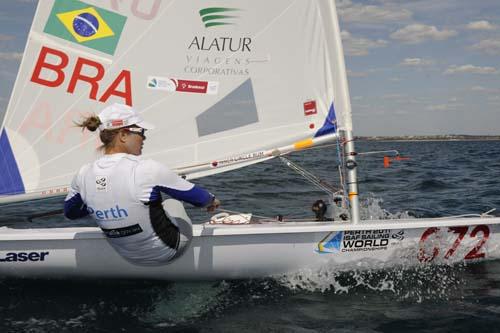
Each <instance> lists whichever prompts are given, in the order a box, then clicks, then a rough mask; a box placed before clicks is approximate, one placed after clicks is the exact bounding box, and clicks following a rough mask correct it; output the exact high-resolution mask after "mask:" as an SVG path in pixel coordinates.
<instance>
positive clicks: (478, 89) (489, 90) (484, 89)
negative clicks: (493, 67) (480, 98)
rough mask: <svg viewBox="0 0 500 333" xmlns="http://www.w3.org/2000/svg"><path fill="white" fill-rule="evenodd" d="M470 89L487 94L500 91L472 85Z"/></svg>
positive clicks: (499, 91) (499, 90)
mask: <svg viewBox="0 0 500 333" xmlns="http://www.w3.org/2000/svg"><path fill="white" fill-rule="evenodd" d="M470 90H471V91H474V92H478V93H487V94H498V93H500V89H493V88H486V87H483V86H473V87H471V88H470Z"/></svg>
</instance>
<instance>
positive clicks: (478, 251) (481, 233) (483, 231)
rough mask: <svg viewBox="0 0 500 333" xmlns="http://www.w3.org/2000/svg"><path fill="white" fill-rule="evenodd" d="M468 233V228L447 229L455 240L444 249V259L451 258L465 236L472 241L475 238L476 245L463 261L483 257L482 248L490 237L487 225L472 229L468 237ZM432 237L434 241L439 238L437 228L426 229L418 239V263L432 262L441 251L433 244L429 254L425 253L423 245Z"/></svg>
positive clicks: (437, 245)
mask: <svg viewBox="0 0 500 333" xmlns="http://www.w3.org/2000/svg"><path fill="white" fill-rule="evenodd" d="M468 231H469V227H451V228H448V232H452V233H454V234H456V236H457V238H456V239H455V241H454V242H453V244H452V245H451V246H450V247H449V248H448V249H446V250H447V251H446V253H445V255H444V259H449V258H450V257H451V256H453V254H454V253H455V251H456V250H457V249H458V247H459V246H460V244H461V243H462V241H463V240H464V238H465V237H466V236H467V237H470V238H473V239H476V238H477V243H476V245H475V246H474V247H473V248H472V250H470V251H469V252H468V253H467V254H466V255H465V257H464V259H466V260H470V259H479V258H484V257H485V253H484V252H483V246H484V244H485V243H486V241H487V240H488V238H489V236H490V228H489V227H488V226H487V225H478V226H476V227H474V228H473V229H472V231H471V232H470V234H469V235H467V233H468ZM432 235H434V236H435V239H439V238H440V234H439V228H436V227H433V228H428V229H427V230H425V231H424V233H423V234H422V237H421V238H420V249H419V251H418V260H419V261H420V262H430V261H432V260H434V258H436V257H437V256H438V254H439V252H440V250H441V249H440V247H439V244H435V245H434V247H433V248H432V250H431V252H430V253H429V252H428V251H426V246H425V243H426V242H427V240H428V239H429V237H431V236H432ZM437 243H439V242H437Z"/></svg>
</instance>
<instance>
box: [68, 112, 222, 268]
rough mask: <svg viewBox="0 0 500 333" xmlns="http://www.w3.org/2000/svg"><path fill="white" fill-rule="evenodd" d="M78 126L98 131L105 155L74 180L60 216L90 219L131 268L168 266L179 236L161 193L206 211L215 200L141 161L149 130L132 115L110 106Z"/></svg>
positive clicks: (160, 167)
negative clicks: (204, 208) (90, 217)
mask: <svg viewBox="0 0 500 333" xmlns="http://www.w3.org/2000/svg"><path fill="white" fill-rule="evenodd" d="M78 125H79V126H80V127H82V128H83V129H85V128H86V129H88V130H89V131H95V130H96V129H97V128H99V130H100V139H101V141H102V143H103V145H102V147H101V148H102V149H103V150H104V155H103V156H102V157H101V158H99V159H98V160H96V161H95V162H93V163H89V164H87V165H84V166H83V167H82V168H81V169H80V170H79V171H78V173H77V174H76V175H75V177H74V179H73V182H72V183H71V187H70V190H69V193H68V196H67V197H66V200H65V203H64V215H65V216H66V217H67V218H69V219H77V218H80V217H84V216H86V215H89V214H90V215H91V216H92V217H93V218H94V219H95V220H96V222H97V224H98V225H99V227H101V229H102V230H103V231H104V234H105V235H106V236H107V238H108V241H109V242H110V244H111V245H112V246H113V247H114V248H115V249H116V251H117V252H118V253H119V254H120V255H121V256H122V257H124V258H125V259H127V260H128V261H130V262H132V263H135V264H138V265H160V264H164V263H167V262H169V261H170V260H171V259H172V258H173V257H174V256H175V255H176V253H177V252H178V251H179V250H180V249H179V243H180V239H181V236H182V235H180V233H179V228H178V226H177V225H176V224H175V223H173V222H175V220H174V219H172V218H170V217H169V216H168V214H166V213H165V211H164V209H163V206H162V196H161V193H165V194H167V195H168V196H170V197H172V198H174V199H177V200H181V201H185V202H189V203H191V204H193V205H194V206H197V207H206V208H207V210H208V211H213V210H215V208H217V207H218V206H219V204H220V202H219V200H217V199H216V198H215V197H214V195H212V194H211V193H209V192H207V191H206V190H204V189H202V188H201V187H199V186H197V185H194V184H192V183H190V182H188V181H186V180H185V179H183V178H181V177H179V176H178V175H176V174H175V173H173V172H172V171H170V170H169V169H167V168H166V167H165V166H163V165H162V164H160V163H158V162H156V161H153V160H147V159H142V158H141V157H140V155H141V152H142V147H143V144H144V140H145V139H146V136H145V135H144V133H145V132H146V130H149V129H153V128H154V126H153V125H151V124H148V123H146V122H145V121H144V120H143V119H142V117H141V116H140V115H139V114H138V113H137V112H136V111H135V110H134V109H132V108H130V107H128V106H126V105H122V104H113V105H111V106H108V107H106V108H105V109H104V110H103V111H102V112H101V113H100V114H99V116H95V115H94V116H90V117H88V118H86V119H85V120H84V121H83V122H82V123H81V124H78Z"/></svg>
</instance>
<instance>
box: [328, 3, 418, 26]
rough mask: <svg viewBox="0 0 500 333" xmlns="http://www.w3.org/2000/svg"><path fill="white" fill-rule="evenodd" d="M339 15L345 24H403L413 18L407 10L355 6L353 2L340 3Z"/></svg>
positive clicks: (338, 5) (338, 6)
mask: <svg viewBox="0 0 500 333" xmlns="http://www.w3.org/2000/svg"><path fill="white" fill-rule="evenodd" d="M337 8H338V13H339V16H340V18H341V19H342V20H343V21H344V22H358V23H384V22H401V21H405V20H408V19H410V18H411V17H412V12H410V11H409V10H407V9H401V8H391V7H380V6H373V5H368V6H366V5H361V4H353V3H352V2H351V1H340V2H338V4H337Z"/></svg>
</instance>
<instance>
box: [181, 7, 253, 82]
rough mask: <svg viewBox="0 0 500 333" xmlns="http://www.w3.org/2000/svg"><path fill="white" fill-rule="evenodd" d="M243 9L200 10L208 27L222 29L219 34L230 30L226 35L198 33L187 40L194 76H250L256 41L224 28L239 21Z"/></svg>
mask: <svg viewBox="0 0 500 333" xmlns="http://www.w3.org/2000/svg"><path fill="white" fill-rule="evenodd" d="M242 11H243V10H242V9H239V8H226V7H209V8H203V9H201V10H200V11H199V13H200V16H201V19H202V22H203V24H204V26H205V28H212V27H219V29H217V30H215V31H226V33H225V34H224V35H219V36H213V35H204V34H197V35H195V36H193V37H192V38H191V40H189V41H187V44H186V45H187V51H188V53H187V54H186V66H185V67H184V72H185V73H187V74H190V75H215V76H248V75H250V70H249V66H250V64H251V63H252V62H259V61H258V60H255V59H253V58H252V51H253V49H252V48H253V45H252V38H251V37H250V36H248V35H247V36H245V35H243V36H241V35H239V34H238V33H237V32H235V31H234V29H232V28H231V29H227V30H224V29H223V27H224V26H231V25H235V24H236V22H238V21H239V20H238V18H240V17H239V16H238V14H239V13H240V12H242Z"/></svg>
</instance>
